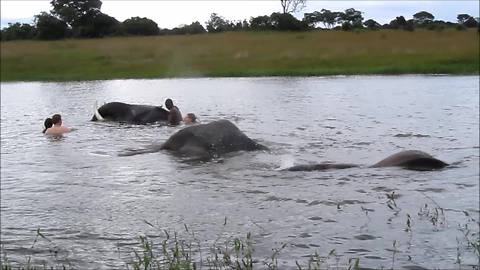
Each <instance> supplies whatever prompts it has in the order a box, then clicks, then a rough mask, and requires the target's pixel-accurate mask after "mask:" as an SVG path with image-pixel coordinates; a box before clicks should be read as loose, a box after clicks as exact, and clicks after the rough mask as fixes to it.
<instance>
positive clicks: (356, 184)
mask: <svg viewBox="0 0 480 270" xmlns="http://www.w3.org/2000/svg"><path fill="white" fill-rule="evenodd" d="M166 98H172V99H173V100H174V101H175V102H176V103H177V104H178V106H179V108H180V109H181V111H182V112H183V113H184V114H185V113H187V112H194V113H196V114H197V115H198V117H199V118H200V120H201V121H202V122H209V121H213V120H217V119H222V118H225V119H229V120H231V121H232V122H234V123H235V124H236V125H237V126H238V127H239V128H240V129H241V130H242V131H244V132H245V133H246V134H247V135H248V136H249V137H251V138H253V139H256V140H258V141H260V142H261V143H263V144H265V145H267V146H268V147H269V148H270V149H271V152H249V153H236V154H232V155H228V156H224V157H221V158H219V159H218V160H214V161H212V162H207V163H193V164H192V163H188V162H183V161H182V160H178V158H176V157H174V156H172V155H170V154H168V153H165V152H158V153H152V154H144V155H137V156H130V157H119V156H118V154H119V153H121V152H122V151H125V149H128V148H142V147H148V145H149V144H152V143H161V142H163V141H165V140H166V139H167V138H168V137H169V136H170V135H172V134H173V133H174V132H175V131H177V130H178V129H181V128H182V127H176V128H172V127H165V126H160V125H148V126H136V125H127V124H118V123H94V122H90V121H89V119H90V118H91V116H92V112H93V104H94V102H95V101H98V102H100V103H103V102H110V101H122V102H128V103H136V104H152V105H160V104H163V102H164V100H165V99H166ZM53 113H61V114H62V115H63V118H64V123H65V124H66V125H68V126H71V127H75V128H76V129H77V130H76V131H74V132H72V133H70V134H68V135H67V136H65V137H63V138H61V139H54V138H50V137H47V136H44V135H43V134H41V132H40V131H41V129H42V125H43V120H44V119H45V118H46V117H47V116H50V115H52V114H53ZM404 149H418V150H422V151H425V152H428V153H430V154H432V155H434V156H435V157H437V158H439V159H441V160H444V161H446V162H448V163H450V164H453V165H452V166H451V167H449V168H447V169H444V170H441V171H428V172H416V171H407V170H402V169H399V168H376V169H374V168H367V167H366V166H367V165H371V164H373V163H375V162H377V161H379V160H381V159H383V158H384V157H386V156H388V155H390V154H393V153H395V152H398V151H400V150H404ZM324 161H333V162H345V163H356V164H360V165H365V166H364V167H360V168H351V169H346V170H332V171H324V172H285V171H279V170H278V169H279V168H284V167H287V166H292V165H295V164H305V163H318V162H324ZM392 192H395V203H396V205H397V207H389V205H390V206H392V205H391V201H390V203H388V200H389V199H388V198H387V196H386V195H387V194H391V193H392ZM425 204H426V205H427V206H426V208H425ZM422 207H424V208H425V209H423V210H421V208H422ZM392 208H394V209H392ZM435 209H436V210H437V211H438V210H442V209H443V212H442V211H439V212H438V213H439V214H438V215H437V219H435ZM426 211H429V212H428V213H427V212H426ZM407 215H409V216H410V219H411V220H410V229H411V230H408V226H407V220H408V217H407ZM225 217H226V218H227V221H228V222H227V224H226V225H224V221H225ZM479 220H480V218H479V80H478V77H477V76H359V77H356V76H352V77H350V76H349V77H312V78H234V79H229V78H223V79H208V78H206V79H166V80H114V81H92V82H66V83H38V82H33V83H23V82H22V83H2V85H1V242H2V245H3V251H4V254H2V256H5V254H7V258H8V260H9V261H10V262H12V263H13V264H14V265H15V264H17V263H21V264H25V262H26V260H27V259H28V257H29V256H32V257H34V258H35V260H36V261H35V262H36V263H40V264H42V263H43V262H46V263H56V262H58V261H60V262H61V263H68V264H69V265H72V266H73V267H75V268H82V269H84V268H90V269H100V268H119V267H120V268H122V267H124V266H125V263H126V262H128V261H129V260H130V259H131V258H132V254H133V253H132V248H133V247H136V246H138V243H139V241H138V236H139V235H148V236H149V237H150V238H151V239H152V240H153V241H154V242H155V241H156V240H158V239H163V238H162V237H164V235H163V229H166V230H169V231H182V230H184V224H186V225H188V227H189V228H191V230H194V231H195V233H196V235H197V236H198V237H199V238H200V239H201V241H204V243H205V246H206V247H208V246H209V245H210V244H211V243H212V242H213V240H215V239H217V238H218V237H220V236H225V235H231V236H244V235H245V234H246V233H247V232H251V233H252V236H253V239H254V241H255V244H254V248H255V253H254V254H255V256H256V258H257V259H258V261H259V262H258V264H257V265H256V268H262V267H264V265H263V264H262V261H263V258H268V257H269V256H270V255H271V254H272V248H280V247H281V246H282V244H284V243H286V244H287V245H286V247H285V248H284V249H283V250H282V251H281V253H280V255H279V267H280V268H281V269H289V268H295V260H298V261H302V260H303V261H307V260H308V256H309V255H311V254H313V253H315V252H316V251H317V252H318V253H319V254H321V255H327V254H328V253H329V252H330V251H331V250H333V249H335V253H336V254H337V256H338V258H339V260H340V264H341V265H342V263H343V265H345V263H348V258H357V257H360V265H361V266H364V267H375V268H380V267H385V268H391V267H392V264H393V266H394V268H405V269H411V268H413V267H414V266H417V267H424V268H442V269H443V268H458V267H459V266H458V263H459V262H460V263H461V264H462V268H467V269H468V268H472V267H473V266H475V265H477V264H478V256H477V255H476V254H475V253H474V250H473V249H472V247H471V246H468V244H467V242H468V240H467V238H469V239H470V240H472V239H473V240H475V239H478V227H479V224H478V221H479ZM436 221H437V222H436ZM147 222H148V223H150V224H152V225H154V228H153V227H152V226H150V225H149V224H147ZM465 225H467V226H468V228H469V229H470V233H467V237H465V230H463V231H462V230H460V227H459V226H465ZM38 228H40V229H41V232H42V233H43V235H44V236H45V237H46V238H47V239H49V241H51V242H49V241H47V240H46V239H43V238H40V240H38V241H37V243H35V245H34V247H33V248H31V246H32V244H33V242H34V240H35V237H36V235H37V233H36V230H37V229H38ZM475 233H476V234H475ZM158 241H160V240H158ZM394 243H395V246H394ZM52 246H54V249H53V250H52V249H51V248H50V247H52ZM331 263H332V264H335V260H333V262H331Z"/></svg>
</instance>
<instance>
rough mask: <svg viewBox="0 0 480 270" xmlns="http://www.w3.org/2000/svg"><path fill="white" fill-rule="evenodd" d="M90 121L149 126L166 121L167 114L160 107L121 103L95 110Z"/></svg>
mask: <svg viewBox="0 0 480 270" xmlns="http://www.w3.org/2000/svg"><path fill="white" fill-rule="evenodd" d="M96 107H97V106H95V114H94V115H93V117H92V121H102V120H109V121H118V122H126V123H132V124H150V123H155V122H159V121H165V122H166V121H167V120H168V114H169V112H168V111H167V110H165V109H164V108H162V106H150V105H135V104H127V103H122V102H110V103H106V104H104V105H103V106H101V107H100V108H98V109H97V108H96Z"/></svg>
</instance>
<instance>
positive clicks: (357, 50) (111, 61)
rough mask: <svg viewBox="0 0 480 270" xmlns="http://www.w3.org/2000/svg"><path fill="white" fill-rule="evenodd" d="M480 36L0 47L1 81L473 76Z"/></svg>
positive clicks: (309, 35) (266, 37) (244, 35)
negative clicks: (346, 75) (343, 75)
mask: <svg viewBox="0 0 480 270" xmlns="http://www.w3.org/2000/svg"><path fill="white" fill-rule="evenodd" d="M479 65H480V63H479V32H478V31H477V30H476V29H475V30H468V31H457V30H453V29H452V30H445V31H422V30H418V31H414V32H406V31H401V30H380V31H360V32H343V31H314V32H300V33H293V32H288V33H285V32H283V33H281V32H230V33H220V34H203V35H186V36H155V37H116V38H105V39H88V40H87V39H83V40H76V39H70V40H60V41H9V42H1V81H69V80H96V79H116V78H162V77H203V76H211V77H219V76H220V77H222V76H232V77H235V76H313V75H337V74H411V73H416V74H430V73H442V74H478V73H479Z"/></svg>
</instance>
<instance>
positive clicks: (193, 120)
mask: <svg viewBox="0 0 480 270" xmlns="http://www.w3.org/2000/svg"><path fill="white" fill-rule="evenodd" d="M183 122H184V123H185V125H191V124H198V122H197V116H196V115H195V114H194V113H187V116H185V118H183Z"/></svg>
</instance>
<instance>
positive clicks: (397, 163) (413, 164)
mask: <svg viewBox="0 0 480 270" xmlns="http://www.w3.org/2000/svg"><path fill="white" fill-rule="evenodd" d="M446 166H448V164H447V163H445V162H443V161H441V160H438V159H436V158H434V157H433V156H431V155H430V154H427V153H425V152H422V151H418V150H407V151H402V152H399V153H396V154H393V155H391V156H389V157H387V158H385V159H383V160H381V161H379V162H377V163H375V164H374V165H372V166H370V167H372V168H378V167H402V168H405V169H409V170H417V171H427V170H436V169H442V168H444V167H446ZM352 167H359V165H355V164H334V163H320V164H309V165H297V166H293V167H290V168H287V169H286V170H287V171H321V170H329V169H347V168H352Z"/></svg>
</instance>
